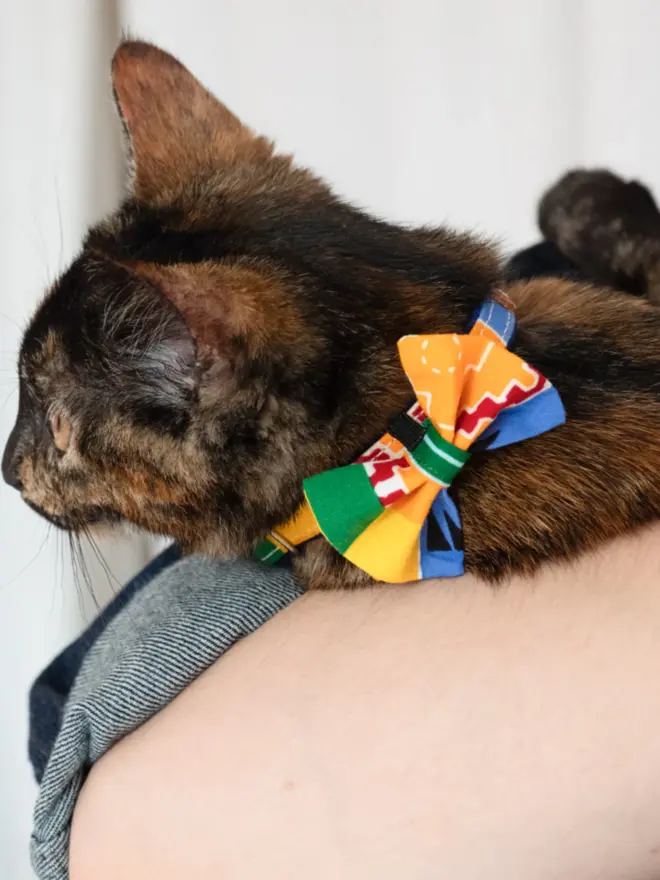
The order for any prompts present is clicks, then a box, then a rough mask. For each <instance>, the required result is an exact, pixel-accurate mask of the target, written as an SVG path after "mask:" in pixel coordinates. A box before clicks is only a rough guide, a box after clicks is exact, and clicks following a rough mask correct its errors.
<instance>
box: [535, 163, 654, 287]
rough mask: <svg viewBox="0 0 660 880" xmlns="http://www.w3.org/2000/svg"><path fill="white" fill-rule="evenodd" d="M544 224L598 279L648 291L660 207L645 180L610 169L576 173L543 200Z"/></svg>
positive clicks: (549, 234)
mask: <svg viewBox="0 0 660 880" xmlns="http://www.w3.org/2000/svg"><path fill="white" fill-rule="evenodd" d="M539 226H540V227H541V231H542V232H543V234H544V236H545V237H546V238H547V239H549V240H550V241H553V242H555V244H556V245H557V246H558V247H559V248H560V250H561V251H562V253H563V254H565V255H566V256H567V257H568V258H569V259H570V260H572V261H573V262H574V263H576V264H577V266H578V267H579V268H580V269H581V270H583V271H584V272H586V273H588V274H589V275H591V276H593V277H594V278H595V279H597V280H599V281H603V282H605V283H608V284H613V285H615V286H621V287H623V288H624V289H630V290H631V292H636V293H643V292H644V288H645V278H644V277H643V276H644V275H645V272H646V267H647V265H648V262H649V260H648V255H649V252H650V251H651V250H656V249H657V248H659V247H660V211H658V207H657V205H656V203H655V201H654V199H653V196H652V195H651V193H650V192H649V190H648V189H647V188H646V187H645V186H643V185H642V184H641V183H638V182H637V181H634V180H632V181H625V180H623V179H622V178H620V177H618V176H617V175H616V174H612V173H611V172H610V171H603V170H596V171H571V172H569V173H568V174H566V175H564V177H562V178H561V179H560V180H559V181H558V182H557V183H556V184H555V185H554V186H552V187H551V188H550V189H549V190H548V191H547V192H546V193H545V195H544V196H543V198H542V199H541V202H540V205H539ZM636 288H639V289H636Z"/></svg>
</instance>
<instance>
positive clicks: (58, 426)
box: [48, 412, 71, 452]
mask: <svg viewBox="0 0 660 880" xmlns="http://www.w3.org/2000/svg"><path fill="white" fill-rule="evenodd" d="M48 424H49V427H50V433H51V435H52V438H53V443H54V444H55V446H56V447H57V449H59V451H60V452H66V451H67V449H68V448H69V444H70V443H71V423H70V422H69V421H68V419H66V418H65V417H64V416H63V415H62V414H61V413H58V412H55V413H52V414H51V416H50V417H49V420H48Z"/></svg>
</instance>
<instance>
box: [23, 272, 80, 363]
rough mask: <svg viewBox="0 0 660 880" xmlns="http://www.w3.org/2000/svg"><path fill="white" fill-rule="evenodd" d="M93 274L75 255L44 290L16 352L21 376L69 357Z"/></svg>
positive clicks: (76, 341)
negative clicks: (68, 264) (18, 351)
mask: <svg viewBox="0 0 660 880" xmlns="http://www.w3.org/2000/svg"><path fill="white" fill-rule="evenodd" d="M93 275H94V272H93V269H92V270H91V271H90V267H89V265H85V262H84V259H83V258H82V257H81V258H78V259H77V260H75V261H74V262H73V263H72V264H71V266H70V267H69V268H68V269H67V270H66V271H65V272H64V273H63V274H62V276H61V277H60V278H58V279H57V281H55V283H54V284H53V285H52V286H51V287H50V288H49V289H48V290H47V291H46V294H45V296H44V298H43V300H42V302H41V305H40V306H39V308H38V309H37V311H36V313H35V315H34V317H33V318H32V321H31V322H30V324H29V326H28V328H27V330H26V332H25V335H24V337H23V342H22V345H21V350H20V354H19V368H20V371H21V374H22V375H23V376H25V377H27V376H29V375H31V374H32V373H33V372H34V371H35V370H39V369H46V368H49V367H57V368H60V369H61V368H62V367H63V366H64V365H65V364H66V363H68V362H69V361H70V358H71V354H72V350H73V349H74V348H75V347H76V344H80V341H81V338H82V330H83V326H84V325H85V324H86V323H88V315H87V313H88V312H89V308H90V305H91V296H92V292H93V289H94V280H93Z"/></svg>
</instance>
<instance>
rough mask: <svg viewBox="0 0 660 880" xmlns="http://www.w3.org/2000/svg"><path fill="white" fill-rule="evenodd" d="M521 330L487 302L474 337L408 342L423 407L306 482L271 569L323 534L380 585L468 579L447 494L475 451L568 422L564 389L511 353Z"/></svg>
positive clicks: (274, 547)
mask: <svg viewBox="0 0 660 880" xmlns="http://www.w3.org/2000/svg"><path fill="white" fill-rule="evenodd" d="M514 327H515V318H514V315H513V313H512V312H511V311H510V310H509V309H507V308H506V307H505V306H503V305H501V304H500V303H499V302H496V301H495V300H488V301H487V302H486V303H485V304H484V305H483V306H482V308H481V310H480V311H479V313H478V316H477V318H476V320H475V321H474V324H473V326H472V329H471V331H470V333H469V334H467V335H458V334H440V335H420V336H405V337H403V338H402V339H400V340H399V344H398V349H399V357H400V359H401V364H402V366H403V369H404V370H405V372H406V375H407V376H408V379H409V380H410V384H411V385H412V388H413V391H414V393H415V396H416V398H417V400H416V403H415V404H414V405H413V406H412V407H411V408H410V409H409V410H408V411H407V412H406V413H403V414H402V415H401V416H399V417H398V418H397V419H395V420H394V421H393V422H392V424H391V425H390V427H389V431H388V433H387V434H385V435H384V436H383V437H381V438H380V440H378V442H377V443H375V444H374V445H373V446H372V447H371V448H370V449H368V450H367V451H366V452H365V453H364V454H363V455H361V456H360V458H359V459H358V460H357V461H356V462H355V463H354V464H351V465H348V466H346V467H341V468H336V469H334V470H331V471H326V472H324V473H321V474H318V475H316V476H313V477H310V478H308V479H307V480H305V482H304V491H305V497H306V504H305V505H304V506H303V508H302V509H301V510H300V511H299V512H298V513H297V514H296V516H295V517H294V518H293V519H292V520H291V521H289V522H288V523H286V524H285V525H283V526H281V527H280V528H278V529H277V530H276V531H275V532H274V533H272V535H271V536H269V538H268V539H267V540H266V541H264V542H262V543H261V544H260V545H259V546H258V547H257V548H256V551H255V555H256V556H257V557H258V558H260V559H262V560H263V561H268V562H274V561H275V560H276V559H277V558H279V557H281V556H282V555H283V553H284V552H285V551H286V550H287V549H291V548H292V547H293V546H295V545H296V544H299V543H302V542H303V541H306V540H308V539H309V538H311V537H314V536H315V535H318V534H319V533H322V534H323V535H324V536H325V538H326V539H327V540H328V541H329V542H330V543H331V544H332V545H333V546H334V547H335V548H336V549H337V550H338V551H339V552H340V553H341V554H343V555H344V556H345V557H346V558H347V559H348V560H350V561H351V562H352V563H354V564H355V565H357V566H358V567H359V568H361V569H363V570H364V571H366V572H368V573H369V574H370V575H371V576H372V577H373V578H375V579H376V580H379V581H387V582H390V583H403V582H407V581H414V580H418V579H420V578H428V577H454V576H456V575H459V574H462V573H463V544H462V529H461V524H460V517H459V514H458V509H457V507H456V504H455V503H454V500H453V499H452V497H451V495H450V493H449V492H448V489H449V487H450V485H451V483H452V480H453V479H454V477H455V476H456V475H457V474H458V473H459V472H460V470H461V469H462V468H463V467H464V466H465V465H466V464H467V463H468V461H469V459H470V455H471V452H474V451H476V450H477V449H478V450H479V451H480V452H481V451H484V450H486V449H495V448H497V447H500V446H505V445H507V444H510V443H516V442H519V441H521V440H525V439H528V438H530V437H533V436H535V435H537V434H541V433H543V432H545V431H548V430H550V429H551V428H554V427H555V426H557V425H559V424H561V423H562V422H564V420H565V413H564V408H563V406H562V404H561V400H560V398H559V395H558V393H557V391H556V389H555V388H554V387H553V386H552V385H551V384H550V382H548V380H547V379H545V378H544V377H543V376H542V375H541V374H540V373H538V372H537V371H536V370H534V369H533V368H532V367H530V366H529V365H528V364H526V363H525V362H524V361H523V360H521V359H520V358H519V357H518V356H517V355H515V354H513V353H512V352H510V351H508V349H507V345H508V343H509V341H510V340H511V338H512V336H513V331H514ZM468 466H469V465H468Z"/></svg>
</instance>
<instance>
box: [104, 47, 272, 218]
mask: <svg viewBox="0 0 660 880" xmlns="http://www.w3.org/2000/svg"><path fill="white" fill-rule="evenodd" d="M112 83H113V88H114V94H115V101H116V103H117V108H118V110H119V113H120V116H121V119H122V121H123V124H124V128H125V131H126V135H127V138H128V143H129V150H130V159H131V165H132V169H131V170H132V178H133V190H134V194H135V196H136V197H137V198H139V199H140V200H142V201H146V202H156V203H158V202H164V201H167V200H171V199H172V198H173V197H174V198H176V196H177V195H179V194H181V193H182V192H184V191H185V187H186V185H187V184H188V183H189V182H190V181H191V180H193V179H197V178H199V176H200V175H203V174H204V172H211V171H213V169H217V167H218V164H219V163H222V162H223V161H224V162H227V161H231V160H232V159H233V158H235V157H236V155H237V154H239V153H240V152H241V151H243V150H252V151H254V150H255V149H256V150H260V151H262V152H268V151H269V150H270V149H271V145H270V144H269V143H268V142H267V141H265V140H264V139H262V138H256V137H255V136H254V134H253V133H252V132H251V131H250V130H249V129H248V128H246V126H244V125H243V124H242V123H241V122H240V120H239V119H238V118H237V117H236V116H234V114H233V113H231V112H230V111H229V110H228V109H227V107H225V106H224V104H222V103H220V101H218V100H217V99H216V98H215V97H214V96H213V95H212V94H211V93H210V92H209V91H207V89H205V88H204V86H203V85H202V84H201V83H200V82H199V81H198V80H197V79H196V78H195V77H194V76H193V75H192V74H191V73H190V71H189V70H187V69H186V68H185V67H184V66H183V65H182V64H181V63H180V62H179V61H177V59H176V58H174V57H173V56H172V55H170V54H168V53H167V52H164V51H163V50H162V49H158V48H157V47H156V46H152V45H151V44H149V43H143V42H137V41H132V40H131V41H126V42H124V43H122V44H121V45H120V46H119V48H118V49H117V50H116V52H115V55H114V58H113V61H112Z"/></svg>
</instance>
